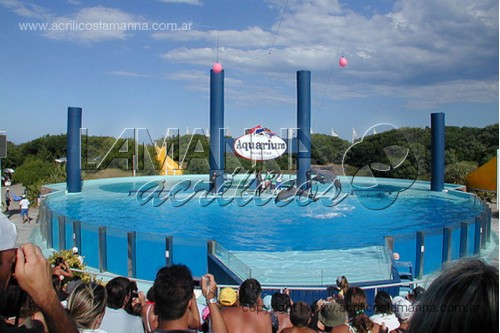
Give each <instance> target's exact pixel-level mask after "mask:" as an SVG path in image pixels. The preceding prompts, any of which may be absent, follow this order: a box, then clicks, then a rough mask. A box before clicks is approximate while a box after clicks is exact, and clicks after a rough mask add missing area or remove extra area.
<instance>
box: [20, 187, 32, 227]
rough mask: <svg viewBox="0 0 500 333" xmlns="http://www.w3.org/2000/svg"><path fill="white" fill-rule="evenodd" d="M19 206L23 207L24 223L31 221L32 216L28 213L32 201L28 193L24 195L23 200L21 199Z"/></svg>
mask: <svg viewBox="0 0 500 333" xmlns="http://www.w3.org/2000/svg"><path fill="white" fill-rule="evenodd" d="M19 207H21V217H22V219H23V223H26V221H28V223H29V222H30V220H31V218H30V216H29V215H28V211H29V207H30V201H29V200H28V199H27V198H26V194H23V195H22V199H21V201H19Z"/></svg>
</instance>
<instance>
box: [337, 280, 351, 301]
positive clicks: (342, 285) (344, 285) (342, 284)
mask: <svg viewBox="0 0 500 333" xmlns="http://www.w3.org/2000/svg"><path fill="white" fill-rule="evenodd" d="M337 287H338V288H339V293H338V298H339V299H344V295H345V293H346V291H347V289H349V282H348V281H347V278H346V277H345V276H343V275H342V276H339V277H337Z"/></svg>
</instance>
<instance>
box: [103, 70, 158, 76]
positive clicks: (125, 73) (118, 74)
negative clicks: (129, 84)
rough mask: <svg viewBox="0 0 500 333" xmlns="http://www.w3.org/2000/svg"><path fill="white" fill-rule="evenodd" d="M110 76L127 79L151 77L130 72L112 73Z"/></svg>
mask: <svg viewBox="0 0 500 333" xmlns="http://www.w3.org/2000/svg"><path fill="white" fill-rule="evenodd" d="M110 74H111V75H114V76H125V77H149V76H148V75H144V74H139V73H133V72H129V71H113V72H110Z"/></svg>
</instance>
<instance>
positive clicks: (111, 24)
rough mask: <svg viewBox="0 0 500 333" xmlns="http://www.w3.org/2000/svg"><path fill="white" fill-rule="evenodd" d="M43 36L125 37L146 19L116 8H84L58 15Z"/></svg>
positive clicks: (88, 39)
mask: <svg viewBox="0 0 500 333" xmlns="http://www.w3.org/2000/svg"><path fill="white" fill-rule="evenodd" d="M49 24H50V26H51V27H52V28H51V29H50V30H48V31H46V32H45V33H44V36H46V37H48V38H51V39H56V40H70V41H78V42H85V43H91V42H100V41H106V40H114V39H126V38H127V37H130V36H131V35H132V33H133V32H134V31H136V30H140V29H141V27H142V26H143V25H144V24H147V22H146V21H145V20H144V19H143V18H142V17H140V16H137V15H133V14H129V13H126V12H123V11H121V10H119V9H115V8H107V7H102V6H98V7H90V8H83V9H81V10H80V11H79V12H77V13H76V14H75V15H74V16H65V17H55V18H53V19H52V20H51V22H50V23H49Z"/></svg>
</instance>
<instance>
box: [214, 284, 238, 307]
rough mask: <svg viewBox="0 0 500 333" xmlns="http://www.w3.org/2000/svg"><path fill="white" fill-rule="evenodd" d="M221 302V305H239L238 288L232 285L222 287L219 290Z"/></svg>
mask: <svg viewBox="0 0 500 333" xmlns="http://www.w3.org/2000/svg"><path fill="white" fill-rule="evenodd" d="M219 303H220V305H221V306H235V305H238V294H237V293H236V290H234V289H233V288H230V287H225V288H222V289H221V290H220V291H219Z"/></svg>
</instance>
